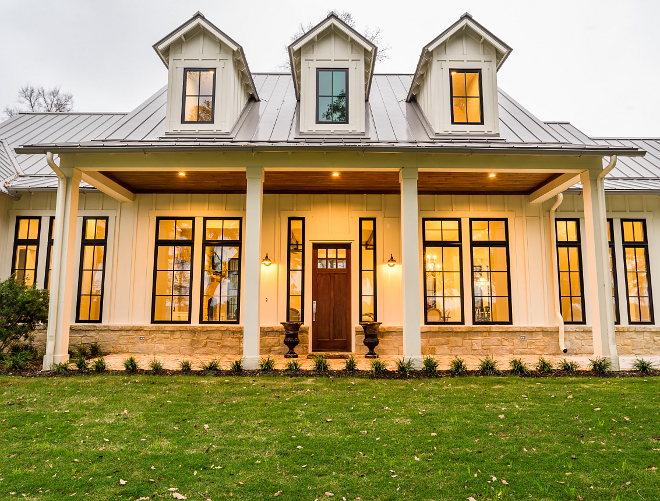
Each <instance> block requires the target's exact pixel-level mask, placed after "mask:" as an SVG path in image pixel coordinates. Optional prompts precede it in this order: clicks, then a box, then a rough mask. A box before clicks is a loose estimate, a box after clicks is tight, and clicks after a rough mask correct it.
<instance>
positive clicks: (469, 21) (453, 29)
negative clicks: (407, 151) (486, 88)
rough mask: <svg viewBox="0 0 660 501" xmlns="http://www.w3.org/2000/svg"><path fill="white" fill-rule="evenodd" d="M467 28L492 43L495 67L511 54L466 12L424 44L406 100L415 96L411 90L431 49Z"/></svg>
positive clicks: (415, 85)
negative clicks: (494, 52)
mask: <svg viewBox="0 0 660 501" xmlns="http://www.w3.org/2000/svg"><path fill="white" fill-rule="evenodd" d="M468 28H469V29H470V30H472V31H473V32H475V34H476V35H477V36H479V37H481V40H482V41H483V40H486V41H488V43H490V44H491V45H493V47H495V50H496V51H497V54H496V60H497V69H498V70H499V69H500V66H502V64H503V63H504V61H505V60H506V58H507V57H509V54H511V51H512V50H513V49H512V48H511V47H509V46H508V45H507V44H506V43H504V42H503V41H502V40H500V39H499V38H497V37H496V36H495V35H493V34H492V33H491V32H490V31H488V30H487V29H486V28H484V27H483V26H482V25H481V24H479V23H478V22H477V21H475V20H474V19H473V18H472V16H471V15H470V14H469V13H468V12H466V13H465V14H463V15H462V16H461V17H460V19H459V20H458V21H456V22H455V23H454V24H452V25H451V26H450V27H449V28H447V29H446V30H445V31H443V32H442V33H440V35H438V36H437V37H436V38H434V39H433V40H431V41H430V42H429V43H428V44H426V45H425V46H424V48H423V49H422V53H421V54H420V56H419V62H418V63H417V68H416V69H415V74H414V76H413V79H412V83H411V84H410V90H409V91H408V97H407V98H406V101H408V102H410V101H411V100H412V99H413V97H414V96H415V92H413V90H414V89H415V88H416V87H417V86H418V84H419V80H420V78H423V76H424V73H425V71H424V68H425V66H426V63H427V62H428V59H429V58H430V57H431V56H430V54H432V53H433V50H434V49H435V48H436V47H438V46H439V45H440V44H443V43H445V42H446V41H447V40H449V39H450V38H451V37H452V36H454V35H456V34H457V33H459V32H462V31H464V30H466V29H468Z"/></svg>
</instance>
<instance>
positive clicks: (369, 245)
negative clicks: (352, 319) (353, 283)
mask: <svg viewBox="0 0 660 501" xmlns="http://www.w3.org/2000/svg"><path fill="white" fill-rule="evenodd" d="M323 250H325V249H323ZM319 252H321V249H319ZM376 318H377V308H376V219H375V218H360V321H361V322H375V321H376Z"/></svg>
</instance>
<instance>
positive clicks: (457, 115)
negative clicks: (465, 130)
mask: <svg viewBox="0 0 660 501" xmlns="http://www.w3.org/2000/svg"><path fill="white" fill-rule="evenodd" d="M450 74H451V75H450V87H451V123H453V124H476V125H478V124H483V123H484V116H483V112H482V109H483V99H482V92H481V70H450Z"/></svg>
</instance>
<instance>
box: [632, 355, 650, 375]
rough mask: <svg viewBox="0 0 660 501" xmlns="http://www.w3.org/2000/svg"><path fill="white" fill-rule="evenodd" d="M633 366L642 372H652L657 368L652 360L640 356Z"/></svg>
mask: <svg viewBox="0 0 660 501" xmlns="http://www.w3.org/2000/svg"><path fill="white" fill-rule="evenodd" d="M633 368H634V369H637V370H638V371H639V372H641V373H642V374H650V373H651V372H653V371H654V370H655V365H653V362H651V361H650V360H644V359H643V358H638V359H637V360H635V361H634V362H633Z"/></svg>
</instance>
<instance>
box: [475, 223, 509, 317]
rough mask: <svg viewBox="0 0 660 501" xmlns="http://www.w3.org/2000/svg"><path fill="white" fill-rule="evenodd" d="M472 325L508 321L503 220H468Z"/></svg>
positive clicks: (507, 249)
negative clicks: (472, 303) (470, 251)
mask: <svg viewBox="0 0 660 501" xmlns="http://www.w3.org/2000/svg"><path fill="white" fill-rule="evenodd" d="M470 234H471V239H472V242H471V250H472V292H473V296H474V310H473V321H474V323H475V324H479V323H491V324H510V323H511V292H510V287H509V282H510V277H509V238H508V222H507V220H506V219H488V220H484V219H471V220H470Z"/></svg>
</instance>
